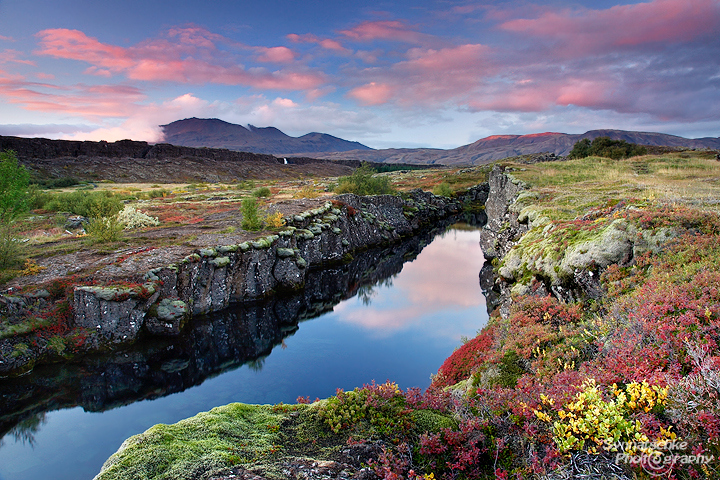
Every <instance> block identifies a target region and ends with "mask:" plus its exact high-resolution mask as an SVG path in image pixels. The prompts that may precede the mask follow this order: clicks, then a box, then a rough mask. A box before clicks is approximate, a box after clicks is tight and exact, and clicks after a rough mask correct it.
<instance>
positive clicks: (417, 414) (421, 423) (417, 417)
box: [410, 410, 457, 433]
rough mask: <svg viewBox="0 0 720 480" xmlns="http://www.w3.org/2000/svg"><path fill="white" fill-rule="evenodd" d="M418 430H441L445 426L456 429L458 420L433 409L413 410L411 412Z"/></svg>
mask: <svg viewBox="0 0 720 480" xmlns="http://www.w3.org/2000/svg"><path fill="white" fill-rule="evenodd" d="M410 416H411V417H412V419H413V423H414V424H415V427H416V429H417V431H418V432H421V433H424V432H439V431H440V430H441V429H443V428H450V429H453V430H454V429H456V428H457V422H455V420H453V419H452V418H451V417H449V416H447V415H443V414H440V413H437V412H434V411H432V410H413V411H412V412H411V413H410Z"/></svg>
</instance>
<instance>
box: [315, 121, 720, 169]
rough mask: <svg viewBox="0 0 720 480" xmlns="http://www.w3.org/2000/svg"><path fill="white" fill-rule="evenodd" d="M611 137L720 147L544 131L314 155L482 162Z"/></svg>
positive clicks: (654, 137)
mask: <svg viewBox="0 0 720 480" xmlns="http://www.w3.org/2000/svg"><path fill="white" fill-rule="evenodd" d="M597 137H610V138H611V139H613V140H625V141H626V142H629V143H636V144H639V145H648V146H667V147H684V148H710V149H720V137H717V138H716V137H703V138H695V139H690V138H685V137H680V136H677V135H668V134H665V133H655V132H635V131H629V130H614V129H598V130H589V131H587V132H585V133H582V134H570V133H558V132H543V133H531V134H527V135H490V136H488V137H485V138H481V139H479V140H476V141H475V142H473V143H470V144H468V145H463V146H460V147H457V148H453V149H449V150H440V149H433V148H389V149H383V150H370V151H354V150H350V151H345V152H332V153H319V154H316V156H317V157H319V158H325V159H328V160H347V159H354V160H361V161H371V162H381V163H410V164H423V163H430V164H438V165H464V164H474V165H481V164H484V163H488V162H492V161H495V160H501V159H503V158H507V157H515V156H519V155H531V154H537V153H554V154H555V155H567V154H568V153H570V150H572V147H573V146H574V145H575V143H576V142H578V141H579V140H582V139H583V138H588V139H590V140H593V139H595V138H597Z"/></svg>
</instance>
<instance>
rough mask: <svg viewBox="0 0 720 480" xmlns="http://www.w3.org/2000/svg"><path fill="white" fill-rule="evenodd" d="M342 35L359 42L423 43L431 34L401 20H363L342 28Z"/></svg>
mask: <svg viewBox="0 0 720 480" xmlns="http://www.w3.org/2000/svg"><path fill="white" fill-rule="evenodd" d="M338 33H340V34H341V35H343V36H345V37H347V38H349V39H352V40H355V41H359V42H369V41H372V40H392V41H396V42H405V43H415V44H419V43H423V42H425V41H427V40H428V39H429V38H430V35H427V34H424V33H421V32H418V31H416V30H413V29H412V28H410V27H408V26H407V25H406V24H405V23H404V22H402V21H399V20H378V21H371V22H370V21H369V22H363V23H361V24H359V25H357V26H355V27H353V28H351V29H349V30H340V32H338Z"/></svg>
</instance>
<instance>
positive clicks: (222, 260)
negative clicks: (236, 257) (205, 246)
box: [210, 257, 230, 268]
mask: <svg viewBox="0 0 720 480" xmlns="http://www.w3.org/2000/svg"><path fill="white" fill-rule="evenodd" d="M210 263H212V264H213V265H214V266H215V268H221V267H227V266H228V265H230V257H216V258H213V259H212V260H210Z"/></svg>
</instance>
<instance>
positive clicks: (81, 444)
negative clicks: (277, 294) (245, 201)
mask: <svg viewBox="0 0 720 480" xmlns="http://www.w3.org/2000/svg"><path fill="white" fill-rule="evenodd" d="M430 240H431V239H429V238H428V239H425V240H424V241H426V242H429V244H428V245H427V246H425V247H424V248H423V243H419V245H418V244H417V243H418V242H416V244H415V245H410V246H404V247H398V248H395V249H394V250H393V251H390V252H380V253H375V254H373V253H369V254H368V255H369V257H368V258H358V259H356V260H357V261H356V262H355V263H358V266H357V271H354V270H352V269H350V270H347V269H346V270H344V271H336V272H334V273H333V272H329V273H327V274H323V275H327V276H321V278H319V279H318V280H317V283H318V284H321V285H323V286H327V285H329V284H332V283H333V282H336V283H337V284H338V285H341V286H344V287H343V288H344V289H345V292H331V291H328V290H327V288H326V289H325V290H323V291H321V290H322V289H318V290H317V291H312V290H313V289H312V288H308V290H310V291H309V292H306V293H304V294H303V296H302V297H298V298H292V299H289V300H287V301H279V302H276V303H272V304H270V305H269V306H268V305H260V306H255V307H252V308H250V307H248V308H243V309H236V310H235V311H232V312H228V313H225V314H224V315H225V316H224V317H223V316H220V317H217V318H215V319H213V318H211V319H206V320H204V321H203V322H204V323H203V322H200V323H199V324H198V326H197V327H196V329H195V330H196V331H195V332H194V333H193V336H191V337H188V338H186V339H176V340H173V341H169V340H164V341H163V342H164V343H163V342H159V343H160V345H158V342H154V343H153V345H152V346H151V347H147V348H146V349H144V350H142V349H139V350H138V351H128V352H126V353H124V354H121V355H116V356H115V357H113V358H112V359H110V360H107V359H106V360H105V361H103V359H99V360H97V361H96V362H95V363H92V362H91V361H89V362H88V364H87V365H83V366H78V367H72V368H71V367H52V368H48V369H46V370H39V371H36V372H33V374H32V375H34V377H33V376H26V377H28V378H21V379H15V380H12V381H9V380H7V379H6V380H0V393H1V394H2V397H0V398H2V399H3V403H2V406H3V410H2V412H0V413H2V414H3V415H5V423H4V424H0V426H2V427H3V428H2V430H0V431H7V430H8V429H11V430H10V431H9V433H7V434H6V435H5V436H4V438H3V439H2V444H1V445H0V480H15V479H17V480H20V479H22V480H32V479H47V478H53V479H57V480H65V479H67V480H84V479H91V478H92V477H93V476H94V475H95V474H97V472H98V471H99V470H100V467H101V466H102V464H103V462H104V461H105V460H106V459H107V457H109V456H110V455H111V454H112V453H113V452H115V450H117V448H118V447H119V446H120V444H121V443H122V441H123V440H125V439H126V438H127V437H129V436H131V435H134V434H137V433H140V432H143V431H144V430H146V429H148V428H149V427H151V426H152V425H154V424H156V423H174V422H177V421H178V420H181V419H183V418H187V417H189V416H192V415H195V414H196V413H198V412H200V411H206V410H209V409H211V408H213V407H215V406H218V405H223V404H226V403H230V402H245V403H278V402H285V403H294V402H295V400H296V398H297V397H298V396H309V397H311V398H315V397H321V398H323V397H327V396H329V395H332V394H334V393H335V390H336V389H337V388H343V389H345V390H350V389H352V388H354V387H358V386H362V385H363V384H365V383H370V382H371V381H373V380H375V381H377V382H384V381H385V380H387V379H390V380H393V381H395V382H397V383H398V384H399V385H400V386H401V387H402V388H408V387H413V386H417V387H421V388H426V387H427V386H428V385H429V384H430V375H431V374H433V373H435V372H437V370H438V368H439V366H440V365H441V364H442V362H443V361H444V360H445V358H447V357H448V355H450V353H452V351H453V349H455V348H456V347H457V346H458V345H459V344H460V343H461V337H463V336H465V337H471V336H474V334H475V333H476V332H477V330H479V329H480V328H482V327H483V326H484V325H485V322H486V321H487V312H486V309H485V300H484V298H483V295H482V292H481V290H480V286H479V283H478V273H479V271H480V268H481V267H482V264H483V256H482V253H481V251H480V247H479V246H478V241H479V234H478V232H477V230H465V229H463V230H459V229H450V230H449V231H447V232H446V233H444V234H442V235H439V236H436V237H435V238H434V239H432V240H431V241H430ZM420 250H421V251H420ZM418 251H420V253H419V254H418ZM373 255H374V256H373ZM403 260H407V261H406V262H405V263H403ZM363 262H364V263H363ZM358 272H360V273H358ZM398 272H399V273H398ZM387 274H389V275H390V276H386V277H385V278H382V277H383V275H387ZM349 295H353V296H352V297H351V298H345V297H347V296H349ZM246 310H247V311H246ZM250 310H252V311H250ZM288 312H290V313H288ZM293 315H294V316H295V320H294V321H292V322H287V321H286V319H285V318H284V317H286V316H293ZM298 320H300V323H299V324H298V323H297V321H298ZM237 332H241V333H237ZM173 342H174V343H173ZM23 382H24V383H23ZM13 389H14V390H13ZM11 390H12V393H8V392H11ZM18 392H20V393H18ZM22 392H27V393H26V395H25V396H27V397H32V398H22V397H23V393H22ZM11 398H12V401H10V400H8V399H11ZM9 403H12V405H13V406H15V407H14V408H15V409H16V410H18V412H22V413H17V414H15V416H12V415H10V416H8V415H6V414H8V413H9V412H8V411H7V410H6V409H7V408H8V407H6V406H5V405H6V404H9ZM75 405H78V406H75ZM10 408H13V407H10ZM89 410H97V411H89ZM28 412H32V414H28ZM7 418H11V420H8V419H7ZM18 421H20V424H19V426H18V425H17V424H18Z"/></svg>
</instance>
